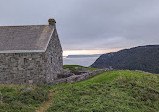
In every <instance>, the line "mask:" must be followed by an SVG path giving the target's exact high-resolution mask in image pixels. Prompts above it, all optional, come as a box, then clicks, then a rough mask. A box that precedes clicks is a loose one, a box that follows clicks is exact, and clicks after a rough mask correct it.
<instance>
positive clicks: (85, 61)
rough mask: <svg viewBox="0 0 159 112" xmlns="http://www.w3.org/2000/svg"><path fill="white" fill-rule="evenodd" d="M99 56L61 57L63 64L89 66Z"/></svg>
mask: <svg viewBox="0 0 159 112" xmlns="http://www.w3.org/2000/svg"><path fill="white" fill-rule="evenodd" d="M98 57H99V56H97V57H81V58H69V57H64V58H63V64H64V65H82V66H86V67H88V66H90V65H91V64H93V63H94V62H95V61H96V59H98Z"/></svg>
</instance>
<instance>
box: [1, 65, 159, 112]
mask: <svg viewBox="0 0 159 112" xmlns="http://www.w3.org/2000/svg"><path fill="white" fill-rule="evenodd" d="M73 66H75V65H73ZM73 66H72V67H73ZM67 67H68V66H67ZM69 67H70V66H69ZM76 67H77V66H76ZM78 67H79V66H78ZM48 91H52V92H53V94H52V95H51V96H52V97H53V99H52V97H51V99H50V98H49V96H48V93H49V92H48ZM45 101H46V102H45ZM51 102H52V104H51ZM50 104H51V105H50ZM39 106H42V109H43V110H47V112H159V75H158V74H150V73H146V72H140V71H107V72H104V73H101V74H99V75H97V76H95V77H93V78H90V79H89V80H85V81H82V82H78V83H72V84H59V85H53V86H47V87H37V86H26V85H0V112H35V111H36V110H37V109H39ZM44 106H45V107H44ZM40 109H41V108H40Z"/></svg>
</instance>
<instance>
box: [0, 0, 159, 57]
mask: <svg viewBox="0 0 159 112" xmlns="http://www.w3.org/2000/svg"><path fill="white" fill-rule="evenodd" d="M49 18H55V19H56V22H57V23H56V27H57V31H58V35H59V38H60V41H61V44H62V48H63V50H64V54H65V55H69V54H97V53H98V54H100V53H106V52H112V51H117V50H120V49H123V48H130V47H134V46H141V45H150V44H151V45H152V44H158V43H159V0H0V26H12V25H16V26H17V25H45V24H48V19H49Z"/></svg>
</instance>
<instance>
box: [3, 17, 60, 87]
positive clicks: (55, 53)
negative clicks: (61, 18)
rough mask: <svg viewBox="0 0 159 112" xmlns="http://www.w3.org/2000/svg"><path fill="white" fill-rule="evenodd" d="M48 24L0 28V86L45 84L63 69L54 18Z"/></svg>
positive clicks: (54, 78)
mask: <svg viewBox="0 0 159 112" xmlns="http://www.w3.org/2000/svg"><path fill="white" fill-rule="evenodd" d="M48 22H49V25H28V26H0V84H6V83H7V84H11V83H13V84H28V83H30V84H41V85H43V84H47V83H50V82H52V81H54V80H56V78H57V75H58V74H60V73H61V72H62V70H63V61H62V47H61V44H60V40H59V38H58V34H57V30H56V22H55V20H54V19H49V20H48Z"/></svg>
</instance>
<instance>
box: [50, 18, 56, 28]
mask: <svg viewBox="0 0 159 112" xmlns="http://www.w3.org/2000/svg"><path fill="white" fill-rule="evenodd" d="M48 22H49V26H51V27H55V26H56V21H55V19H49V20H48Z"/></svg>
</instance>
